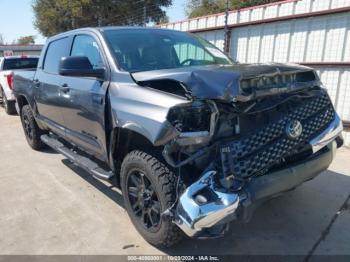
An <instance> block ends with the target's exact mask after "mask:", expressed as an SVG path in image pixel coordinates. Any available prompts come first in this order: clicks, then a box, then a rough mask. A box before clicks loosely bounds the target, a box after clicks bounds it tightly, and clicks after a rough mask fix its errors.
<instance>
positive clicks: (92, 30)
mask: <svg viewBox="0 0 350 262" xmlns="http://www.w3.org/2000/svg"><path fill="white" fill-rule="evenodd" d="M126 29H127V30H136V29H137V30H140V29H141V30H149V31H174V30H172V29H167V28H159V27H142V26H103V27H83V28H78V29H74V30H70V31H67V32H63V33H60V34H57V35H54V36H52V37H50V38H49V39H48V40H47V42H50V41H52V40H54V39H57V38H60V37H62V36H65V35H69V34H72V33H79V32H81V31H90V32H95V33H96V32H103V31H107V30H126Z"/></svg>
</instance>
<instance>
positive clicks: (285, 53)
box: [161, 0, 350, 146]
mask: <svg viewBox="0 0 350 262" xmlns="http://www.w3.org/2000/svg"><path fill="white" fill-rule="evenodd" d="M228 23H229V29H230V41H229V42H228V43H226V44H227V45H228V47H229V53H230V55H231V57H232V58H233V59H234V60H236V61H239V62H241V63H259V62H291V63H298V64H304V65H308V66H311V67H313V68H315V69H316V70H317V72H318V73H319V75H320V77H321V79H322V81H323V83H324V84H325V85H326V86H327V88H328V91H329V94H330V96H331V98H332V100H333V102H334V104H335V107H336V108H337V111H338V112H339V114H340V115H341V117H342V119H343V120H344V123H345V125H348V124H349V123H350V0H285V1H281V2H277V3H272V4H266V5H261V6H255V7H251V8H244V9H240V10H235V11H231V12H230V13H229V16H228ZM224 26H225V13H220V14H216V15H209V16H205V17H199V18H194V19H189V20H185V21H179V22H174V23H169V24H164V25H161V27H163V28H169V29H175V30H181V31H189V32H193V33H196V34H199V35H200V36H201V37H203V38H205V39H207V40H209V41H210V42H211V43H213V44H215V45H216V46H217V47H219V48H220V49H222V50H223V49H224V45H225V37H224V35H225V32H224ZM344 135H345V137H346V144H347V145H348V146H350V132H345V134H344Z"/></svg>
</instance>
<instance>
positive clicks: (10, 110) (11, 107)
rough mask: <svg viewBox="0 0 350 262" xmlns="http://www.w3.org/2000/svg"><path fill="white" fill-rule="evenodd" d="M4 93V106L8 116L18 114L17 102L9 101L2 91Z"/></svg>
mask: <svg viewBox="0 0 350 262" xmlns="http://www.w3.org/2000/svg"><path fill="white" fill-rule="evenodd" d="M1 92H2V104H3V107H4V109H5V112H6V114H8V115H15V114H17V111H16V102H15V101H8V100H7V98H6V95H5V93H4V90H1Z"/></svg>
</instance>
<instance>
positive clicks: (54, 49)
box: [44, 37, 70, 74]
mask: <svg viewBox="0 0 350 262" xmlns="http://www.w3.org/2000/svg"><path fill="white" fill-rule="evenodd" d="M69 44H70V41H69V39H68V37H67V38H62V39H59V40H56V41H53V42H51V43H50V44H49V47H48V49H47V52H46V56H45V62H44V71H45V72H47V73H51V74H58V68H59V65H60V61H61V59H62V57H67V56H69V49H70V46H69Z"/></svg>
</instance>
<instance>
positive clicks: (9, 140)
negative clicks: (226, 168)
mask: <svg viewBox="0 0 350 262" xmlns="http://www.w3.org/2000/svg"><path fill="white" fill-rule="evenodd" d="M0 161H1V162H0V254H17V255H19V254H32V255H34V254H37V255H38V254H46V255H48V254H49V255H54V254H84V255H88V254H94V255H98V254H104V255H110V254H118V255H120V254H152V255H155V254H171V255H179V254H186V255H189V254H204V253H205V254H212V255H215V254H216V255H220V254H244V255H246V254H249V255H256V254H266V255H286V254H288V255H302V256H303V257H307V256H309V257H310V258H312V255H314V254H343V255H344V254H347V255H350V229H349V228H350V200H349V195H350V164H349V161H350V151H349V150H347V149H341V150H340V151H339V153H338V155H337V158H336V160H335V161H334V163H333V165H332V166H331V168H330V170H329V171H327V172H324V173H323V174H321V175H320V176H319V177H317V178H316V179H314V180H313V181H310V182H308V183H306V184H304V185H303V186H301V187H300V188H298V189H297V190H295V191H293V192H289V193H287V194H286V195H284V196H282V197H280V198H277V199H275V200H272V201H270V202H268V203H266V204H265V205H263V206H262V207H260V208H259V209H258V210H257V211H256V214H255V216H254V217H253V220H252V221H251V222H250V223H248V224H233V225H232V227H231V230H230V232H229V233H228V235H227V236H226V237H225V238H223V239H220V240H206V241H203V240H202V241H200V240H190V239H186V240H184V241H183V242H182V243H181V244H180V245H178V246H176V247H173V248H171V249H167V250H159V249H156V248H154V247H152V246H150V245H149V244H147V243H146V242H145V241H144V240H143V239H142V238H141V237H140V235H139V234H138V233H137V231H136V230H135V229H134V227H133V225H132V224H131V222H130V221H129V218H128V216H127V214H126V211H125V210H124V209H123V204H122V203H123V201H122V197H121V195H120V192H119V191H118V190H117V189H115V188H113V187H112V186H111V185H110V184H108V183H105V182H101V181H99V180H96V179H94V178H92V177H91V176H90V175H88V174H87V173H86V172H84V171H82V170H81V169H79V168H77V167H75V166H73V165H71V164H70V163H69V162H68V161H66V160H65V159H64V157H62V156H61V155H59V154H56V153H55V152H53V151H51V150H46V151H45V152H35V151H33V150H31V149H30V148H29V146H28V145H27V143H26V141H25V137H24V134H23V131H22V127H21V125H20V120H19V117H18V116H7V115H6V114H5V113H4V112H3V110H2V109H0Z"/></svg>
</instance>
